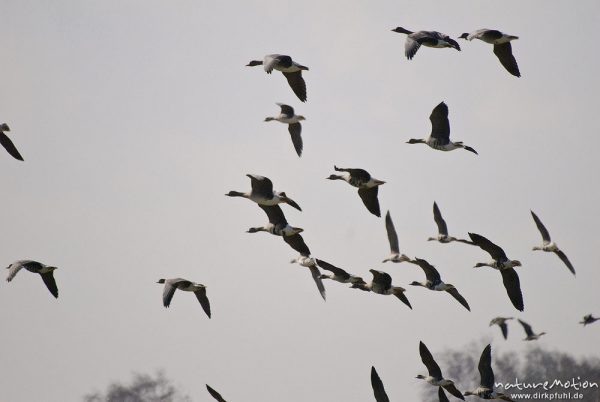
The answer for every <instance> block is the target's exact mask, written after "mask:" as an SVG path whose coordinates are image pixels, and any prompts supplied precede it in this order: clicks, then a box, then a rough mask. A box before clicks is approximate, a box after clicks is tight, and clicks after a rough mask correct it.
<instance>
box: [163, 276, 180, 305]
mask: <svg viewBox="0 0 600 402" xmlns="http://www.w3.org/2000/svg"><path fill="white" fill-rule="evenodd" d="M176 290H177V288H176V287H175V284H174V283H171V282H165V288H164V290H163V306H165V307H169V305H171V300H173V296H174V295H175V291H176Z"/></svg>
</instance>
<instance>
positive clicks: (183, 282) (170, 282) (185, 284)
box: [156, 278, 210, 318]
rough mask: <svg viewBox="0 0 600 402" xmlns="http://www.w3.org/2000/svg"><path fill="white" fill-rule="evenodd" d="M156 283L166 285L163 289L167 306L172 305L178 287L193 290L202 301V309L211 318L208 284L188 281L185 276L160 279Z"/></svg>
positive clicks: (185, 290)
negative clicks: (207, 294)
mask: <svg viewBox="0 0 600 402" xmlns="http://www.w3.org/2000/svg"><path fill="white" fill-rule="evenodd" d="M156 283H161V284H164V285H165V287H164V290H163V305H164V306H165V307H169V306H170V305H171V300H172V299H173V296H174V295H175V291H176V290H177V289H179V290H182V291H184V292H193V293H194V295H196V298H197V299H198V301H199V302H200V305H201V306H202V309H203V310H204V312H205V313H206V315H207V316H208V318H210V303H209V301H208V297H206V286H204V285H202V284H200V283H194V282H191V281H188V280H187V279H183V278H172V279H159V280H158V282H156Z"/></svg>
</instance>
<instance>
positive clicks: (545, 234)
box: [531, 211, 551, 243]
mask: <svg viewBox="0 0 600 402" xmlns="http://www.w3.org/2000/svg"><path fill="white" fill-rule="evenodd" d="M531 216H532V217H533V220H534V221H535V225H536V226H537V228H538V230H539V231H540V233H541V234H542V240H544V243H550V242H551V240H550V233H549V232H548V229H546V227H545V226H544V224H543V223H542V221H541V220H540V218H538V217H537V215H536V214H535V213H534V212H533V211H531Z"/></svg>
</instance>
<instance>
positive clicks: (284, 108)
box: [277, 103, 294, 117]
mask: <svg viewBox="0 0 600 402" xmlns="http://www.w3.org/2000/svg"><path fill="white" fill-rule="evenodd" d="M277 106H279V107H280V108H281V114H284V115H286V116H288V117H292V116H293V115H294V108H293V107H291V106H289V105H285V104H283V103H278V104H277Z"/></svg>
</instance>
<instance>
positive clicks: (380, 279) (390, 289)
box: [350, 269, 412, 310]
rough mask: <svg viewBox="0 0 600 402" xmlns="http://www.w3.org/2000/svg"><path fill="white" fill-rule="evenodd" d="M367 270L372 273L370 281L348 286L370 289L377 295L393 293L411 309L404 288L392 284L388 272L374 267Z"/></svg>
mask: <svg viewBox="0 0 600 402" xmlns="http://www.w3.org/2000/svg"><path fill="white" fill-rule="evenodd" d="M369 272H370V273H372V274H373V280H372V281H371V282H369V283H353V284H352V286H350V287H351V288H354V289H360V290H365V291H371V292H373V293H377V294H379V295H394V296H396V297H397V298H398V299H400V300H401V301H402V303H404V304H406V305H407V306H408V308H410V309H411V310H412V306H411V305H410V302H409V301H408V299H407V298H406V296H405V295H404V292H405V291H406V289H404V288H402V287H400V286H392V277H391V276H390V274H388V273H386V272H383V271H377V270H375V269H370V270H369Z"/></svg>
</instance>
